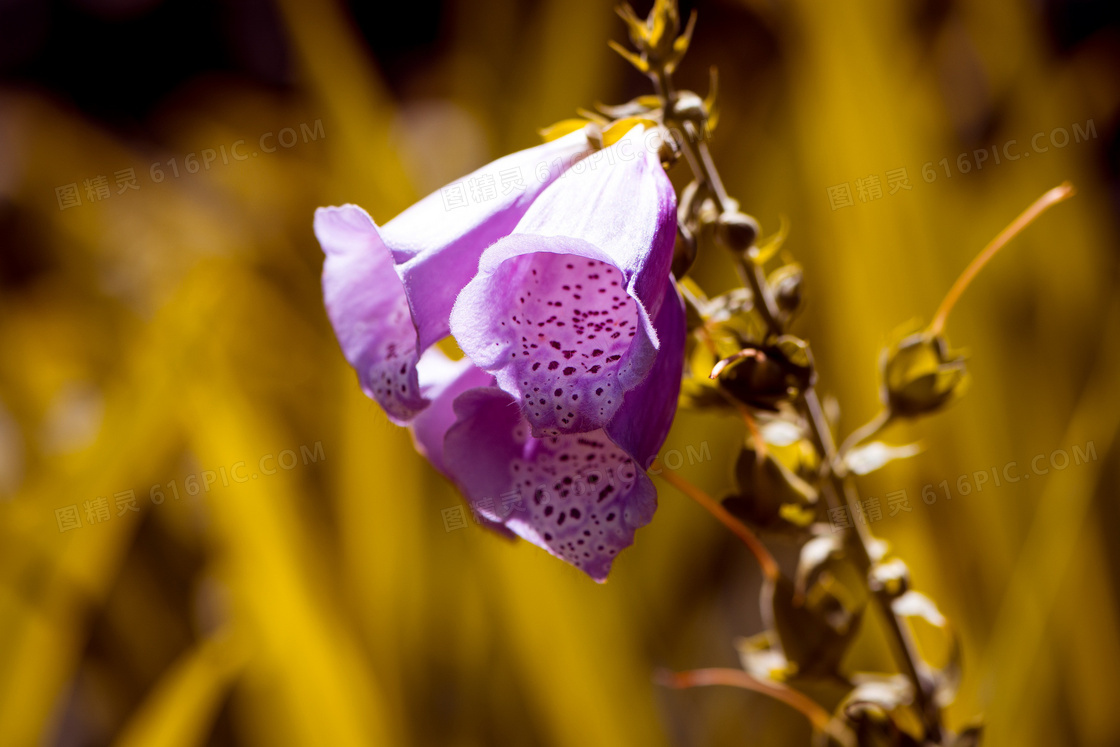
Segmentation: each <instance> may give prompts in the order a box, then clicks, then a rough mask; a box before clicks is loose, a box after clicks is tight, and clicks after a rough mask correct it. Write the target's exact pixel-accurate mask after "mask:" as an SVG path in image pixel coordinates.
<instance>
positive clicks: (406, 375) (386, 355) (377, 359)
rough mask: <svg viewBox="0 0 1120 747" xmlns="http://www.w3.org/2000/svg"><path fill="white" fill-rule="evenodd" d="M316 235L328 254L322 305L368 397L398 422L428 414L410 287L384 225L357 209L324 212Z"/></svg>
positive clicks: (319, 214)
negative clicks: (386, 240)
mask: <svg viewBox="0 0 1120 747" xmlns="http://www.w3.org/2000/svg"><path fill="white" fill-rule="evenodd" d="M315 235H316V236H317V237H318V239H319V243H320V244H321V245H322V247H323V251H324V252H325V253H326V260H325V261H324V262H323V302H324V304H325V305H326V307H327V316H329V317H330V320H331V324H332V325H333V326H334V332H335V336H336V337H338V342H339V344H340V345H341V347H342V352H343V354H344V355H345V356H346V360H347V361H349V363H350V365H351V366H353V367H354V370H356V371H357V372H358V380H359V381H360V382H361V385H362V391H364V392H365V393H366V396H368V397H371V398H373V399H375V400H377V402H378V403H379V404H380V405H381V406H382V407H383V408H385V412H386V413H388V415H389V417H390V418H391V419H392V420H393V421H394V422H396V423H404V422H407V421H408V420H409V419H410V418H412V417H413V416H414V415H415V414H416V413H417V412H419V411H420V410H422V409H423V408H424V405H425V404H426V401H425V400H424V398H423V397H422V396H421V394H420V385H419V382H418V381H417V378H416V361H417V352H416V331H415V328H414V327H413V323H412V315H411V313H410V311H409V308H408V300H407V298H406V297H405V292H404V286H403V285H402V284H401V281H400V278H399V277H398V275H397V271H396V269H395V268H394V266H393V258H392V256H391V255H390V253H389V251H388V249H387V247H386V246H385V243H384V242H383V241H382V239H381V235H380V234H379V233H378V231H377V226H375V225H374V223H373V220H372V219H371V218H370V217H369V215H368V214H367V213H366V212H365V211H364V210H362V209H361V208H360V207H358V206H356V205H343V206H342V207H331V208H319V209H318V210H316V211H315Z"/></svg>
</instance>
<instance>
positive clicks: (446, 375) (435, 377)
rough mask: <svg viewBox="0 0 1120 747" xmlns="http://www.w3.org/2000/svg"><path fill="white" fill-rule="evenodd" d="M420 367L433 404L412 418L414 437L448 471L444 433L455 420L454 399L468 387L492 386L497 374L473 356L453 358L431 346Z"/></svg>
mask: <svg viewBox="0 0 1120 747" xmlns="http://www.w3.org/2000/svg"><path fill="white" fill-rule="evenodd" d="M416 368H417V373H418V375H419V378H420V391H421V393H422V394H423V395H424V397H425V398H427V399H428V400H430V401H431V404H430V405H429V406H428V407H427V408H426V409H425V410H424V411H423V412H421V413H420V414H419V415H417V416H416V418H415V419H414V420H413V421H412V423H411V427H410V430H411V432H412V441H413V443H414V444H415V445H416V450H417V451H419V452H420V453H421V454H423V455H424V456H425V457H427V459H428V461H429V462H431V463H432V466H434V467H435V468H436V469H438V470H439V471H440V472H442V473H443V474H445V475H446V474H448V472H447V469H446V467H445V466H444V463H443V437H444V436H445V435H446V434H447V431H448V429H449V428H451V426H452V425H454V424H455V410H454V408H453V407H452V403H453V402H454V401H455V398H456V397H458V396H459V395H460V394H462V393H463V392H465V391H467V390H468V389H474V388H477V387H487V386H492V385H493V383H494V377H493V376H492V375H491V374H488V373H486V372H485V371H483V370H482V369H481V368H479V367H478V366H476V365H474V364H473V363H471V361H470V358H463V359H462V360H458V361H453V360H451V359H450V358H448V357H447V356H446V355H445V354H444V352H443V351H442V350H440V349H439V348H429V349H428V351H427V352H425V353H424V354H423V355H422V356H420V362H419V364H418V365H417V367H416Z"/></svg>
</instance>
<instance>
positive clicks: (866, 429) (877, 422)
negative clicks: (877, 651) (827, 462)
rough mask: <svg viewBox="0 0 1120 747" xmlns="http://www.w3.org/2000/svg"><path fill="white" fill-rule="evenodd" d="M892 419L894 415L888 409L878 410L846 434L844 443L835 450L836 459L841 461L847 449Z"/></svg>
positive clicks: (888, 423)
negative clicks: (869, 418) (873, 415)
mask: <svg viewBox="0 0 1120 747" xmlns="http://www.w3.org/2000/svg"><path fill="white" fill-rule="evenodd" d="M893 419H894V416H893V415H892V414H891V411H890V410H887V409H882V410H880V411H879V412H878V414H876V415H875V417H873V418H871V420H869V421H867V422H866V423H864V424H863V425H861V426H860V427H859V428H856V429H855V430H854V431H852V432H851V433H850V434H848V437H847V438H845V439H844V443H842V444H840V448H839V449H837V450H836V461H837V462H840V463H842V462H843V461H844V457H846V456H847V455H848V452H849V451H851V450H852V449H854V448H855V447H856V446H857V445H858V444H860V443H861V442H863V441H866V440H867V439H869V438H871V437H872V436H874V435H876V434H877V433H879V431H881V430H883V429H884V428H886V427H887V426H888V425H890V423H891V421H892V420H893Z"/></svg>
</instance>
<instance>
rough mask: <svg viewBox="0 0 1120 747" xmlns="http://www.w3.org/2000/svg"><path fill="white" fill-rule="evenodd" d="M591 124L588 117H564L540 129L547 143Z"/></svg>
mask: <svg viewBox="0 0 1120 747" xmlns="http://www.w3.org/2000/svg"><path fill="white" fill-rule="evenodd" d="M588 124H590V123H589V122H588V121H587V120H586V119H578V118H575V117H572V118H571V119H562V120H560V121H559V122H557V123H556V124H552V125H549V126H548V127H545V128H543V129H541V130H538V132H539V133H540V136H541V138H542V139H543V140H544V141H545V142H546V143H547V142H551V141H553V140H559V139H560V138H562V137H564V136H565V135H570V134H571V133H573V132H575V131H576V130H580V129H583V128H584V127H586V126H587V125H588Z"/></svg>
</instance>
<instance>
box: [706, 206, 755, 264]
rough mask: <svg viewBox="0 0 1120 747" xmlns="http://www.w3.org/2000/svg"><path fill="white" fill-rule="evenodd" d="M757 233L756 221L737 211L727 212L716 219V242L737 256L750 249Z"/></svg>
mask: <svg viewBox="0 0 1120 747" xmlns="http://www.w3.org/2000/svg"><path fill="white" fill-rule="evenodd" d="M758 232H759V227H758V221H756V220H755V219H754V218H752V217H751V216H749V215H747V214H746V213H741V212H739V211H738V210H727V211H725V212H723V213H722V214H720V216H719V217H718V218H716V240H717V241H718V242H719V243H720V244H721V245H723V246H724V247H726V248H727V249H728V250H730V251H732V252H735V253H737V254H742V253H743V252H746V251H747V250H748V249H750V248H751V246H752V245H753V244H754V240H755V239H757V238H758Z"/></svg>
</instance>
